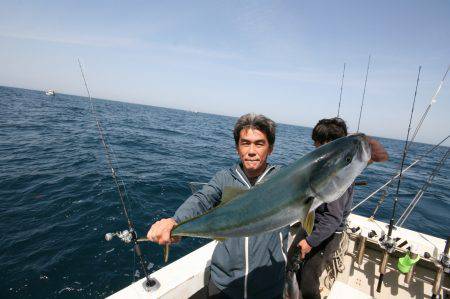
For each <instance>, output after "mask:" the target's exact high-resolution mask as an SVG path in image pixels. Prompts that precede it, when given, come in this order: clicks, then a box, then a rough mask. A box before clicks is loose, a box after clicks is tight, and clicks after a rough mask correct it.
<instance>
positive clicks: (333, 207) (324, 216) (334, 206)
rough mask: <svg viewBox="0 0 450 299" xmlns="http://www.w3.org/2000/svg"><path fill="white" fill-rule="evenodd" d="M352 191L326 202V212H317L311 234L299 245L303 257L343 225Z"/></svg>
mask: <svg viewBox="0 0 450 299" xmlns="http://www.w3.org/2000/svg"><path fill="white" fill-rule="evenodd" d="M352 193H353V192H352V191H351V190H347V191H346V192H345V193H344V194H343V195H342V196H341V197H340V198H338V199H337V200H335V201H332V202H330V203H327V204H326V207H325V211H324V213H321V214H317V213H316V217H317V218H318V221H317V222H315V223H314V228H313V231H312V232H311V234H310V235H309V236H308V237H306V238H305V239H303V240H301V241H300V243H299V245H298V246H299V247H300V248H301V258H302V259H303V258H304V257H305V255H306V254H307V253H308V252H310V251H311V249H312V248H313V247H317V246H319V245H320V243H322V242H323V241H325V240H326V239H328V238H329V237H330V236H331V235H332V234H334V233H335V232H336V230H337V229H338V228H339V226H340V225H341V222H342V219H343V217H344V209H345V206H346V204H347V202H348V201H349V200H350V197H351V196H352Z"/></svg>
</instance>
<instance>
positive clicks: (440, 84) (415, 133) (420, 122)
mask: <svg viewBox="0 0 450 299" xmlns="http://www.w3.org/2000/svg"><path fill="white" fill-rule="evenodd" d="M449 70H450V65H449V66H448V67H447V70H446V71H445V73H444V76H443V77H442V79H441V82H440V83H439V85H438V88H437V89H436V92H435V93H434V95H433V96H432V97H431V100H430V103H429V104H428V106H427V108H426V109H425V112H424V113H423V114H422V116H421V117H420V120H419V123H418V124H417V127H416V129H415V130H414V133H413V135H412V138H411V142H410V144H411V143H412V141H414V139H415V138H416V136H417V133H418V132H419V129H420V127H421V126H422V124H423V121H424V120H425V118H426V117H427V114H428V112H429V111H430V109H431V106H433V105H434V104H435V103H436V101H437V100H436V98H437V96H438V95H439V93H440V92H441V88H442V85H444V81H445V78H447V74H448V71H449Z"/></svg>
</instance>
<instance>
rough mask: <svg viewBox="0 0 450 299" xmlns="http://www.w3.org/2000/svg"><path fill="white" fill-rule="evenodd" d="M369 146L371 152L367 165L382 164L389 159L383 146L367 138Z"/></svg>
mask: <svg viewBox="0 0 450 299" xmlns="http://www.w3.org/2000/svg"><path fill="white" fill-rule="evenodd" d="M368 139H369V145H370V149H371V152H372V155H371V157H370V160H369V163H372V162H384V161H387V159H389V155H388V153H387V151H386V150H385V149H384V147H383V145H382V144H381V143H380V142H379V141H378V140H376V139H373V138H371V137H368Z"/></svg>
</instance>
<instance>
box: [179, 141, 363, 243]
mask: <svg viewBox="0 0 450 299" xmlns="http://www.w3.org/2000/svg"><path fill="white" fill-rule="evenodd" d="M370 155H371V152H370V146H369V143H368V140H367V137H366V136H365V135H363V134H357V135H351V136H347V137H343V138H339V139H336V140H334V141H332V142H330V143H327V144H325V145H323V146H321V147H319V148H317V149H316V150H314V151H312V152H310V153H308V154H307V155H305V156H303V157H302V158H301V159H299V160H298V161H296V162H294V163H292V164H291V165H289V166H288V167H285V168H284V169H282V170H280V171H279V172H278V173H276V174H275V175H273V176H272V177H271V178H270V179H268V180H267V181H266V182H264V183H263V184H261V185H257V186H255V187H254V188H251V189H248V190H241V189H237V190H236V189H232V188H225V189H224V191H223V194H222V202H221V204H220V205H218V206H217V207H215V208H213V209H211V210H209V211H207V212H206V213H204V214H202V215H200V216H197V217H194V218H191V219H188V220H186V221H184V222H181V223H180V224H179V225H177V226H176V227H175V229H174V230H173V231H172V236H191V237H202V238H210V239H219V240H220V239H225V238H229V237H248V236H251V235H255V234H260V233H263V232H268V231H272V230H276V229H279V228H282V227H284V226H286V225H289V224H291V223H293V222H296V221H299V220H300V221H303V219H304V218H305V217H306V215H307V213H308V211H309V210H310V209H315V208H316V207H318V206H319V205H320V204H322V203H324V202H332V201H334V200H336V199H338V198H339V197H340V196H341V195H342V194H343V193H344V192H345V191H346V190H347V188H348V187H350V185H351V184H352V183H353V181H354V180H355V178H356V177H357V176H358V175H359V174H360V173H361V172H362V171H363V170H364V168H365V167H366V166H367V162H368V161H369V159H370Z"/></svg>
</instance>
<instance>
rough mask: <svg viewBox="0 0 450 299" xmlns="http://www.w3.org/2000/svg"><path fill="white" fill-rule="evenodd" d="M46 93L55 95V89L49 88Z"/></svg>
mask: <svg viewBox="0 0 450 299" xmlns="http://www.w3.org/2000/svg"><path fill="white" fill-rule="evenodd" d="M45 94H46V95H48V96H55V91H54V90H53V89H48V90H46V91H45Z"/></svg>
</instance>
